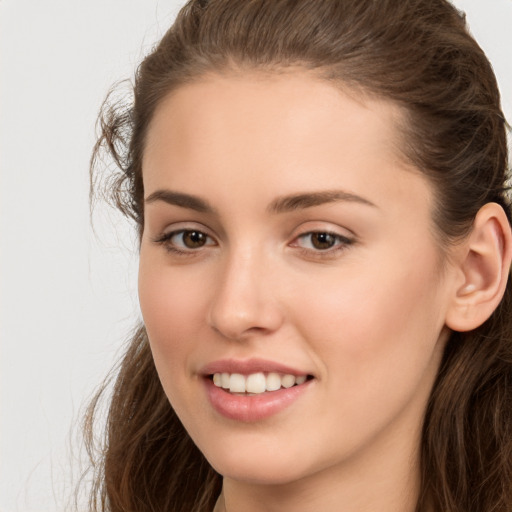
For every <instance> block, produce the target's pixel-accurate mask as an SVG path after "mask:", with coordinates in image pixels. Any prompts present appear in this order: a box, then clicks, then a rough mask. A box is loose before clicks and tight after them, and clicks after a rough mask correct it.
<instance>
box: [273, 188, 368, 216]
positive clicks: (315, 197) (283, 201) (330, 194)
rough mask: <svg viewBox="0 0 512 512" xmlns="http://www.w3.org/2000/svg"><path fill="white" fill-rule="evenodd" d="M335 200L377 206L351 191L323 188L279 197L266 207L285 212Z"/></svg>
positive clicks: (334, 201) (275, 211) (277, 211)
mask: <svg viewBox="0 0 512 512" xmlns="http://www.w3.org/2000/svg"><path fill="white" fill-rule="evenodd" d="M337 202H350V203H359V204H363V205H366V206H371V207H373V208H377V206H376V205H375V204H374V203H372V202H371V201H369V200H368V199H365V198H364V197H361V196H358V195H356V194H352V193H351V192H345V191H343V190H325V191H320V192H307V193H304V194H292V195H289V196H283V197H279V198H277V199H276V200H275V201H272V203H271V204H270V205H269V207H268V211H269V212H271V213H285V212H291V211H295V210H303V209H305V208H312V207H313V206H320V205H322V204H326V203H337Z"/></svg>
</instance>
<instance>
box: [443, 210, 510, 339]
mask: <svg viewBox="0 0 512 512" xmlns="http://www.w3.org/2000/svg"><path fill="white" fill-rule="evenodd" d="M511 259H512V235H511V229H510V224H509V222H508V219H507V216H506V215H505V212H504V211H503V208H502V207H501V206H500V205H498V204H496V203H488V204H486V205H484V206H483V207H482V208H481V209H480V210H479V212H478V214H477V215H476V217H475V221H474V223H473V228H472V230H471V233H470V234H469V235H468V237H467V239H466V241H465V242H464V243H463V244H462V246H461V258H460V261H459V263H458V271H459V273H460V275H461V276H462V279H461V280H459V281H458V284H457V286H456V289H455V290H454V293H453V299H452V301H451V303H450V306H449V309H448V312H447V316H446V325H447V326H448V327H449V328H450V329H452V330H454V331H461V332H462V331H470V330H472V329H476V328H477V327H479V326H480V325H482V324H483V323H484V322H485V321H486V320H487V319H488V318H489V317H490V316H491V314H492V313H493V311H494V310H495V309H496V308H497V306H498V304H499V303H500V301H501V299H502V297H503V294H504V292H505V287H506V284H507V279H508V277H509V273H510V264H511ZM461 281H462V284H460V283H461Z"/></svg>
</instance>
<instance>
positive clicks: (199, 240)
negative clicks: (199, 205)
mask: <svg viewBox="0 0 512 512" xmlns="http://www.w3.org/2000/svg"><path fill="white" fill-rule="evenodd" d="M176 236H177V237H180V236H181V240H182V244H183V245H184V246H185V247H186V248H187V249H197V248H199V247H203V246H204V245H206V242H207V240H208V236H207V235H206V234H205V233H202V232H201V231H182V232H181V233H178V234H177V235H176Z"/></svg>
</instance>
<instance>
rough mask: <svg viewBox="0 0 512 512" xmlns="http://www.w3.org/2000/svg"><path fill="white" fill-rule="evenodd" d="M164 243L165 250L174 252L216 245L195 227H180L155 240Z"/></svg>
mask: <svg viewBox="0 0 512 512" xmlns="http://www.w3.org/2000/svg"><path fill="white" fill-rule="evenodd" d="M155 242H156V243H158V244H161V245H164V246H165V248H166V249H167V250H169V251H170V252H174V253H189V252H193V251H197V250H198V249H202V248H203V247H206V246H210V245H216V244H215V241H214V240H213V239H212V237H211V236H209V235H207V234H206V233H204V232H203V231H199V230H196V229H180V230H179V231H171V232H170V233H166V234H165V235H163V236H162V237H160V238H158V239H156V240H155Z"/></svg>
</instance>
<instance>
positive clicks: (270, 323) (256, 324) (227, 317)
mask: <svg viewBox="0 0 512 512" xmlns="http://www.w3.org/2000/svg"><path fill="white" fill-rule="evenodd" d="M268 259H269V258H268V257H267V256H266V254H265V252H264V251H263V250H262V248H261V247H254V245H247V244H246V245H238V246H234V247H232V248H231V249H230V250H228V251H227V252H226V254H225V256H224V258H223V262H222V270H221V271H220V272H219V275H218V278H217V280H216V287H215V290H214V292H213V296H212V300H211V305H210V313H209V322H210V325H211V326H212V327H213V328H214V329H215V330H216V331H218V332H220V333H221V334H222V335H223V336H225V337H227V338H230V339H241V338H243V337H245V336H247V335H249V334H251V333H252V334H255V333H260V334H261V333H268V332H272V331H273V330H275V329H277V328H278V327H279V325H280V323H281V315H280V312H279V308H278V305H277V303H276V301H275V297H274V296H273V290H274V289H273V287H272V286H271V285H270V280H271V272H272V266H271V264H270V261H268Z"/></svg>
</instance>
